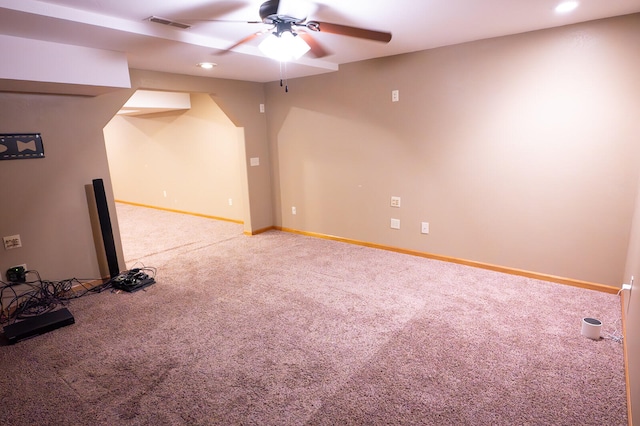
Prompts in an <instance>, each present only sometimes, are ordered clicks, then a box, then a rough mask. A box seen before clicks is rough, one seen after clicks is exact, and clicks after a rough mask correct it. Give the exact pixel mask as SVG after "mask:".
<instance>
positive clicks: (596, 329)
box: [582, 318, 602, 340]
mask: <svg viewBox="0 0 640 426" xmlns="http://www.w3.org/2000/svg"><path fill="white" fill-rule="evenodd" d="M600 328H602V322H601V321H600V320H597V319H595V318H583V319H582V335H583V336H585V337H588V338H589V339H593V340H599V339H600Z"/></svg>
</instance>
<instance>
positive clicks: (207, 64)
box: [197, 62, 218, 70]
mask: <svg viewBox="0 0 640 426" xmlns="http://www.w3.org/2000/svg"><path fill="white" fill-rule="evenodd" d="M216 65H218V64H214V63H213V62H200V63H199V64H198V65H197V66H198V67H200V68H202V69H205V70H210V69H211V68H213V67H215V66H216Z"/></svg>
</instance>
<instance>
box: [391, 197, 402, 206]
mask: <svg viewBox="0 0 640 426" xmlns="http://www.w3.org/2000/svg"><path fill="white" fill-rule="evenodd" d="M391 207H400V197H391Z"/></svg>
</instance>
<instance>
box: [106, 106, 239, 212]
mask: <svg viewBox="0 0 640 426" xmlns="http://www.w3.org/2000/svg"><path fill="white" fill-rule="evenodd" d="M190 98H191V108H190V109H189V110H186V111H170V112H163V113H154V114H148V115H140V116H125V115H117V116H115V117H114V118H113V119H112V120H111V121H110V122H109V124H108V125H107V126H106V127H105V128H104V135H105V143H106V147H107V156H108V159H109V166H110V170H111V179H112V181H113V192H114V194H115V198H116V199H117V200H121V201H128V202H135V203H141V204H146V205H150V206H155V207H163V208H169V209H175V210H181V211H187V212H191V213H200V214H205V215H209V216H215V217H220V218H225V219H232V220H238V221H242V220H244V210H243V198H244V197H243V188H242V183H243V178H242V177H243V173H246V172H245V167H244V157H243V155H244V133H243V132H242V129H237V128H236V127H235V126H234V125H233V123H232V122H231V120H229V118H228V117H227V116H226V115H225V114H224V112H223V111H222V110H221V109H220V107H218V105H216V103H215V102H214V101H213V99H211V96H210V95H209V94H206V93H193V94H191V95H190ZM229 200H231V205H230V204H229Z"/></svg>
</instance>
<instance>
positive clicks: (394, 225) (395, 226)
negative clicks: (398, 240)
mask: <svg viewBox="0 0 640 426" xmlns="http://www.w3.org/2000/svg"><path fill="white" fill-rule="evenodd" d="M391 229H400V219H391Z"/></svg>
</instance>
